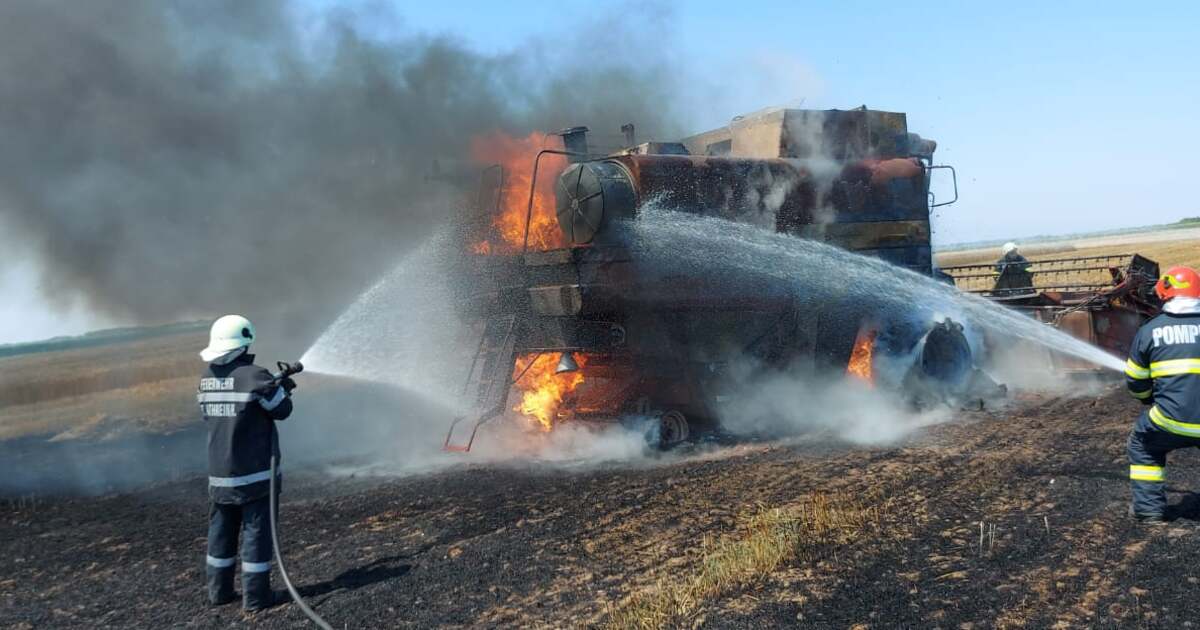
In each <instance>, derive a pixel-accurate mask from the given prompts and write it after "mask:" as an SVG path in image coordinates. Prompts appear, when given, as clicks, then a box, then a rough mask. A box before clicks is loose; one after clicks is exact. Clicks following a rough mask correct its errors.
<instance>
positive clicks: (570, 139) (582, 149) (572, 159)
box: [558, 127, 588, 164]
mask: <svg viewBox="0 0 1200 630" xmlns="http://www.w3.org/2000/svg"><path fill="white" fill-rule="evenodd" d="M587 132H588V128H587V127H568V128H566V129H563V130H562V131H560V132H558V135H559V136H561V137H562V141H563V148H564V149H566V150H567V153H569V154H571V155H567V162H569V163H571V164H574V163H576V162H582V161H584V160H585V159H587V158H585V157H584V156H586V155H587V152H588V143H587Z"/></svg>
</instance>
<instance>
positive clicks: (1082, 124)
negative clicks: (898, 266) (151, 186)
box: [403, 0, 1200, 243]
mask: <svg viewBox="0 0 1200 630" xmlns="http://www.w3.org/2000/svg"><path fill="white" fill-rule="evenodd" d="M1148 5H1149V6H1151V7H1152V8H1142V7H1139V6H1137V5H1136V4H1135V3H1129V2H1121V3H1115V2H1107V3H1106V2H1059V3H1047V2H1029V3H1020V2H1006V3H965V2H964V3H921V2H917V3H896V2H828V3H816V2H753V1H742V0H739V1H736V2H709V1H695V2H678V3H671V4H666V5H663V6H664V7H665V8H666V11H667V13H668V17H667V18H666V19H665V22H666V24H667V25H668V26H669V27H670V28H672V29H673V30H674V35H673V36H670V37H669V38H668V39H669V41H670V42H671V43H672V46H671V50H670V51H669V54H671V55H673V56H674V57H675V58H677V59H678V60H679V61H680V65H681V69H682V71H683V72H684V73H685V74H687V75H688V76H695V77H697V78H699V79H702V80H703V81H705V82H706V84H707V85H708V86H716V87H717V92H718V93H717V94H715V95H714V94H713V93H712V92H710V91H709V90H711V87H708V88H706V90H705V92H704V94H703V97H701V98H697V97H696V96H695V95H692V96H691V97H690V98H689V99H688V100H692V101H697V102H694V103H692V105H694V107H692V110H693V111H692V113H693V114H695V116H696V122H697V124H698V125H700V126H702V127H703V128H708V127H713V126H717V125H720V124H724V123H725V122H726V121H727V120H728V119H729V118H730V117H732V116H734V115H736V114H739V113H745V112H749V111H753V110H757V109H761V108H763V107H766V106H770V105H781V104H793V105H795V104H798V103H803V106H804V107H812V108H850V107H855V106H858V105H861V104H866V105H868V106H870V107H872V108H878V109H885V110H892V111H903V112H906V113H907V114H908V121H909V128H910V130H912V131H916V132H917V133H920V134H921V135H923V136H925V137H928V138H933V139H935V140H937V141H938V143H939V150H938V154H937V156H938V160H939V161H940V162H944V163H948V164H952V165H954V166H955V167H956V168H957V170H958V173H959V184H960V186H959V187H960V193H961V201H960V202H959V203H958V204H956V205H953V206H949V207H947V208H942V209H940V211H939V212H938V214H937V216H936V217H935V239H936V240H938V241H940V242H943V243H950V242H962V241H974V240H983V239H1009V238H1019V237H1022V236H1030V235H1037V234H1054V233H1070V232H1079V231H1091V230H1100V229H1109V228H1120V227H1128V226H1138V225H1145V224H1148V223H1162V222H1171V221H1175V220H1178V219H1179V218H1182V217H1185V216H1200V203H1198V202H1197V201H1196V196H1195V195H1193V194H1191V193H1190V192H1188V189H1189V188H1190V186H1189V185H1188V182H1189V181H1190V180H1191V179H1192V176H1191V175H1190V173H1191V171H1192V170H1193V166H1192V164H1191V162H1192V160H1191V157H1192V154H1193V152H1194V149H1195V148H1197V147H1200V122H1198V118H1197V111H1198V110H1200V53H1198V51H1197V50H1196V39H1197V38H1198V37H1200V4H1197V3H1148ZM596 7H597V5H595V4H593V3H588V2H554V3H547V2H506V3H497V4H473V3H472V4H467V3H459V4H453V5H448V4H441V3H416V4H413V5H411V6H408V7H406V8H404V9H403V13H404V14H405V15H406V18H407V24H406V26H407V27H409V28H415V29H422V30H428V31H432V32H440V33H452V34H454V35H456V36H457V37H459V38H460V39H462V40H464V41H467V42H469V43H470V44H471V45H472V46H474V47H476V48H477V49H479V50H481V51H486V52H503V51H506V50H509V49H511V48H512V47H514V46H516V45H519V43H520V42H521V41H524V40H526V39H528V38H530V37H535V36H538V35H539V34H543V33H554V32H561V31H562V30H564V29H566V28H568V27H569V25H570V24H572V23H574V22H575V21H577V20H579V19H580V18H581V17H582V16H586V15H588V14H590V13H594V12H596V11H597V8H596ZM722 87H727V89H721V88H722ZM697 131H699V129H697ZM940 196H941V197H943V198H945V197H944V195H940Z"/></svg>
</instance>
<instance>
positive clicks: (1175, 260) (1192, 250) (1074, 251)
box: [937, 233, 1200, 270]
mask: <svg viewBox="0 0 1200 630" xmlns="http://www.w3.org/2000/svg"><path fill="white" fill-rule="evenodd" d="M1171 236H1172V235H1171V234H1170V233H1166V234H1163V235H1162V238H1161V239H1156V240H1147V241H1144V242H1138V243H1126V244H1122V243H1106V244H1103V245H1098V246H1089V245H1088V242H1087V241H1081V242H1080V243H1079V244H1078V245H1076V244H1072V243H1071V242H1060V243H1036V244H1032V245H1029V246H1026V247H1022V248H1021V252H1022V253H1023V254H1024V255H1025V256H1026V258H1028V259H1029V260H1031V261H1038V260H1046V259H1051V258H1074V257H1077V256H1078V257H1082V256H1110V255H1114V254H1133V253H1137V254H1141V255H1142V256H1145V257H1146V258H1149V259H1151V260H1153V261H1156V262H1157V263H1158V264H1159V266H1160V267H1161V268H1162V269H1164V270H1165V269H1166V268H1167V267H1170V266H1171V265H1188V266H1190V267H1195V268H1200V243H1198V242H1197V241H1196V239H1194V238H1190V239H1171V238H1170V237H1171ZM999 258H1000V251H999V249H998V248H993V249H973V250H966V251H949V252H942V253H939V254H938V255H937V262H938V264H939V265H941V266H943V267H952V266H956V265H980V264H990V263H994V262H996V260H997V259H999Z"/></svg>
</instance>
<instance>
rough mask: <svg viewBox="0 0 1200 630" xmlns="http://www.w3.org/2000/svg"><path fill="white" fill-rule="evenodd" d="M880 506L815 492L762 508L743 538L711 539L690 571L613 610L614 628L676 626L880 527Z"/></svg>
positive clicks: (748, 522)
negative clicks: (797, 562) (726, 598)
mask: <svg viewBox="0 0 1200 630" xmlns="http://www.w3.org/2000/svg"><path fill="white" fill-rule="evenodd" d="M875 503H876V502H872V501H868V500H866V499H864V498H862V497H854V496H849V495H845V494H841V493H837V494H829V495H826V494H813V495H809V496H807V497H805V498H804V499H803V500H801V501H800V502H799V503H796V504H793V505H789V506H786V507H776V508H768V507H766V506H762V505H760V506H758V507H757V509H756V510H755V511H754V513H752V514H751V515H750V516H749V517H747V518H746V519H745V521H744V525H743V527H742V528H741V531H740V532H739V535H737V536H735V537H733V538H728V539H721V540H715V541H714V540H705V541H704V542H703V543H702V546H703V559H702V560H701V561H700V562H699V563H698V564H697V565H696V566H695V568H694V570H693V571H692V572H690V573H687V574H683V575H671V576H665V577H663V578H662V579H660V580H659V581H658V584H657V585H656V586H654V587H653V588H651V589H648V590H646V591H642V592H639V593H635V594H634V595H632V596H631V597H629V598H627V599H625V600H624V601H622V602H620V603H618V604H616V605H614V606H610V607H609V610H608V611H607V613H608V614H607V623H606V626H607V627H608V628H611V629H614V630H615V629H625V628H629V629H648V628H664V627H674V626H677V625H680V623H681V622H682V621H683V620H685V619H687V618H689V617H690V616H692V615H694V614H695V613H696V612H697V611H698V610H699V609H700V607H701V606H702V605H703V604H704V602H706V601H710V600H712V599H715V598H717V597H720V596H722V595H727V594H729V593H731V592H734V591H736V590H737V589H739V588H742V587H744V586H747V585H749V584H752V583H754V582H755V581H757V580H761V579H764V578H766V577H767V576H769V575H771V574H772V573H773V572H774V571H776V570H777V569H778V568H780V567H781V566H782V565H784V564H786V563H787V562H789V561H793V560H810V559H812V558H814V557H816V556H818V555H819V554H820V553H821V551H822V550H823V549H826V548H828V547H830V546H831V545H837V544H845V543H848V542H851V541H853V540H855V539H858V538H860V537H861V536H863V535H864V533H865V532H867V531H868V530H871V529H874V528H877V527H878V525H879V521H880V507H879V506H878V505H877V504H875Z"/></svg>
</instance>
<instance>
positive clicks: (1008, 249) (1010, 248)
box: [1003, 241, 1017, 254]
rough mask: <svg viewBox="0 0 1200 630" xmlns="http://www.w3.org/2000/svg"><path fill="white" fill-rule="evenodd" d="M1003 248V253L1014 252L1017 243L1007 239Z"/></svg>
mask: <svg viewBox="0 0 1200 630" xmlns="http://www.w3.org/2000/svg"><path fill="white" fill-rule="evenodd" d="M1003 250H1004V253H1005V254H1007V253H1009V252H1015V251H1017V244H1016V243H1014V242H1012V241H1009V242H1007V243H1005V244H1004V248H1003Z"/></svg>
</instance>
